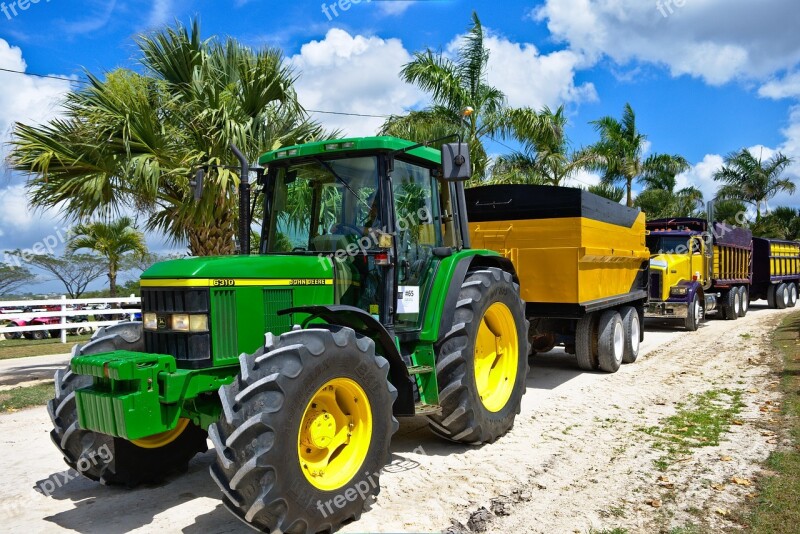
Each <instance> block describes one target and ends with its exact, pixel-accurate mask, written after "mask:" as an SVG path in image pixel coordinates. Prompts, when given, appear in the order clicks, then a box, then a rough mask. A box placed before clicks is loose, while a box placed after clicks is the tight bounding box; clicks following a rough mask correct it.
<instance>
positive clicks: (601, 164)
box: [582, 104, 689, 207]
mask: <svg viewBox="0 0 800 534" xmlns="http://www.w3.org/2000/svg"><path fill="white" fill-rule="evenodd" d="M591 124H593V125H594V126H595V129H596V130H597V132H598V133H599V134H600V141H598V142H597V143H595V144H594V145H592V146H590V147H588V148H587V149H586V150H585V151H583V152H582V155H585V156H587V157H588V158H589V159H588V165H589V166H590V167H591V168H593V169H595V170H599V171H602V172H603V173H604V174H603V182H604V183H608V184H617V183H623V184H624V185H625V189H626V192H627V205H628V206H629V207H632V206H633V182H634V181H636V180H641V179H643V178H646V177H647V176H654V175H660V174H672V175H673V176H674V175H677V174H680V173H681V172H683V171H685V170H687V169H688V168H689V163H688V162H687V161H686V159H684V158H683V157H681V156H678V155H674V156H673V155H669V154H653V155H651V156H650V157H648V158H647V159H646V160H643V159H642V158H643V156H644V150H645V146H646V145H645V141H647V136H646V135H644V134H643V133H641V132H640V131H639V130H638V128H637V127H636V114H635V113H634V111H633V108H632V107H631V105H630V104H625V108H624V110H623V113H622V120H621V121H618V120H617V119H615V118H614V117H610V116H607V117H603V118H601V119H599V120H596V121H592V122H591Z"/></svg>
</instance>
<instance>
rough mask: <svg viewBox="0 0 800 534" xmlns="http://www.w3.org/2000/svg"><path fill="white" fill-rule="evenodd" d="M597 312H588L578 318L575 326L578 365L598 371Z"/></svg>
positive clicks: (582, 368)
mask: <svg viewBox="0 0 800 534" xmlns="http://www.w3.org/2000/svg"><path fill="white" fill-rule="evenodd" d="M597 322H598V315H597V314H596V313H587V314H586V315H584V316H583V317H581V318H580V319H579V320H578V325H577V326H576V327H575V356H576V357H577V358H578V367H579V368H580V369H581V370H583V371H596V370H597V369H598V368H599V367H600V362H599V360H598V355H597Z"/></svg>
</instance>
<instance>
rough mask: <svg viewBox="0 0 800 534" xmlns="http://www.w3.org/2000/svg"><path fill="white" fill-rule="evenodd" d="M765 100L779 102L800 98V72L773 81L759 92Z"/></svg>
mask: <svg viewBox="0 0 800 534" xmlns="http://www.w3.org/2000/svg"><path fill="white" fill-rule="evenodd" d="M758 94H759V95H760V96H763V97H765V98H772V99H775V100H779V99H781V98H792V97H794V98H800V71H796V72H793V73H791V74H788V75H786V76H784V77H783V78H780V79H777V78H776V79H772V80H770V81H769V82H767V83H765V84H764V85H763V86H761V88H760V89H759V90H758Z"/></svg>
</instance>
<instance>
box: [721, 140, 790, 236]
mask: <svg viewBox="0 0 800 534" xmlns="http://www.w3.org/2000/svg"><path fill="white" fill-rule="evenodd" d="M791 163H792V159H791V158H789V157H787V156H785V155H783V154H781V153H780V152H778V153H776V154H775V155H774V156H772V157H771V158H770V159H768V160H767V161H763V160H762V158H761V156H759V157H758V158H756V157H755V156H754V155H753V153H752V152H750V151H749V150H748V149H746V148H744V149H742V150H740V151H739V152H734V153H731V154H729V155H728V156H727V157H726V158H725V164H724V165H723V167H722V168H721V169H720V170H718V171H717V172H716V173H715V174H714V180H716V181H717V182H722V183H723V184H724V185H722V186H721V187H720V188H719V190H718V191H717V198H719V199H723V200H740V201H742V202H745V203H747V204H750V205H752V206H753V207H755V209H756V222H759V221H760V220H761V216H762V209H764V208H766V207H767V202H768V201H769V200H771V199H772V198H774V197H775V195H777V194H778V193H781V192H786V193H789V194H793V193H794V191H795V184H794V182H793V181H792V180H791V179H789V178H783V177H782V175H783V172H784V171H785V170H786V168H787V167H788V166H789V165H791Z"/></svg>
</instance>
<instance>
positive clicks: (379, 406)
mask: <svg viewBox="0 0 800 534" xmlns="http://www.w3.org/2000/svg"><path fill="white" fill-rule="evenodd" d="M233 149H234V152H235V153H236V155H237V157H238V158H239V160H240V162H241V165H242V168H241V171H240V172H241V176H242V177H248V176H249V174H250V172H251V169H250V168H249V165H248V163H247V160H246V158H245V157H244V156H242V155H241V153H239V152H238V150H236V149H235V147H233ZM259 164H260V167H259V170H258V171H257V176H258V180H257V181H256V182H254V184H252V186H251V184H249V183H247V179H243V180H241V182H242V183H241V185H240V206H239V209H240V215H239V219H240V228H239V236H238V244H239V250H240V255H238V256H234V257H214V258H191V259H182V260H176V261H168V262H164V263H160V264H157V265H154V266H153V267H152V268H150V269H149V270H147V271H146V272H145V273H144V274H143V275H142V280H141V287H142V321H141V322H123V323H120V324H118V325H115V326H112V327H109V328H105V329H101V330H100V331H98V332H97V333H96V334H95V336H94V337H93V339H92V340H91V341H90V342H89V343H87V344H86V345H83V346H81V347H77V348H76V349H75V350H74V352H73V358H72V361H71V364H70V367H69V368H68V369H65V370H63V371H59V372H58V373H56V396H55V398H54V399H53V400H52V401H50V403H49V405H48V408H49V412H50V416H51V418H52V420H53V424H54V427H55V428H54V430H53V431H52V433H51V435H52V438H53V440H54V442H55V444H56V446H57V447H58V448H59V450H60V451H61V452H62V453H63V455H64V457H65V459H66V462H67V463H68V464H69V465H70V466H71V467H73V468H75V469H76V470H77V471H79V472H80V473H81V474H83V475H84V476H86V477H88V478H90V479H92V480H97V481H100V482H102V483H105V484H119V485H125V486H129V487H133V486H136V485H138V484H141V483H154V482H158V481H160V480H162V479H163V478H164V476H165V475H167V474H168V473H170V472H171V471H175V470H178V471H180V470H185V469H187V466H188V463H189V461H190V460H191V459H192V458H193V457H194V456H195V455H196V454H197V453H200V452H204V451H206V450H207V446H206V443H207V441H206V440H207V438H208V439H210V440H211V443H212V444H213V446H214V449H215V452H216V459H215V462H214V464H213V465H212V467H211V476H212V478H213V479H214V481H215V482H216V483H217V484H218V485H219V487H220V489H221V490H222V498H223V500H224V503H225V505H226V506H227V507H228V508H229V509H230V510H231V512H233V513H234V514H235V515H236V516H238V517H239V518H240V519H242V520H244V521H246V522H247V523H249V524H251V525H252V526H254V527H256V528H258V529H261V530H264V531H276V530H279V531H284V532H318V531H325V530H335V529H337V528H338V527H339V526H340V525H342V524H344V523H347V522H349V521H352V520H356V519H358V518H359V516H360V515H361V513H362V510H363V506H364V503H365V501H367V499H369V498H371V497H372V496H374V495H376V494H377V493H378V491H379V481H378V479H379V475H380V472H381V469H382V468H383V467H384V465H385V464H386V462H387V459H388V457H389V446H390V440H391V437H392V434H393V433H394V432H395V431H396V430H397V428H398V422H397V418H398V417H413V416H424V417H427V418H428V421H429V422H430V428H431V429H432V430H433V432H435V433H436V434H438V435H440V436H442V437H444V438H446V439H449V440H452V441H455V442H460V443H468V444H482V443H487V442H493V441H495V440H496V439H497V438H498V437H500V436H502V435H503V434H504V433H506V432H507V431H508V430H509V429H510V428H511V426H512V424H513V422H514V418H515V416H516V414H518V413H519V410H520V402H521V397H522V395H523V393H524V392H525V381H526V375H527V371H528V360H527V356H528V352H529V346H528V336H527V334H528V324H527V321H526V318H525V310H524V303H523V301H522V300H521V298H520V294H519V285H518V280H517V276H516V273H515V272H514V267H513V265H512V264H511V262H510V261H509V260H508V259H506V258H504V257H502V256H500V255H499V254H498V253H496V252H492V251H489V250H472V249H470V243H469V229H468V227H467V216H466V204H465V200H464V184H463V181H464V180H465V179H467V178H469V175H470V163H469V155H468V153H467V148H466V144H463V143H453V144H445V145H443V148H442V151H439V150H435V149H433V148H430V147H428V146H426V145H420V144H414V143H411V142H409V141H404V140H401V139H397V138H393V137H369V138H354V139H343V140H337V141H324V142H316V143H309V144H304V145H298V146H292V147H288V148H282V149H280V150H276V151H273V152H269V153H267V154H264V155H263V156H262V157H261V158H260V160H259ZM202 184H203V175H202V173H198V178H197V180H196V194H197V195H201V194H202ZM251 187H252V191H251ZM251 197H252V198H251ZM251 200H252V205H253V206H255V205H256V202H260V205H261V206H263V213H264V218H263V224H262V227H261V233H260V239H259V243H258V247H257V250H255V249H254V250H251V247H250V233H251V221H252V214H251V208H250V205H251ZM100 453H102V454H100Z"/></svg>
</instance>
